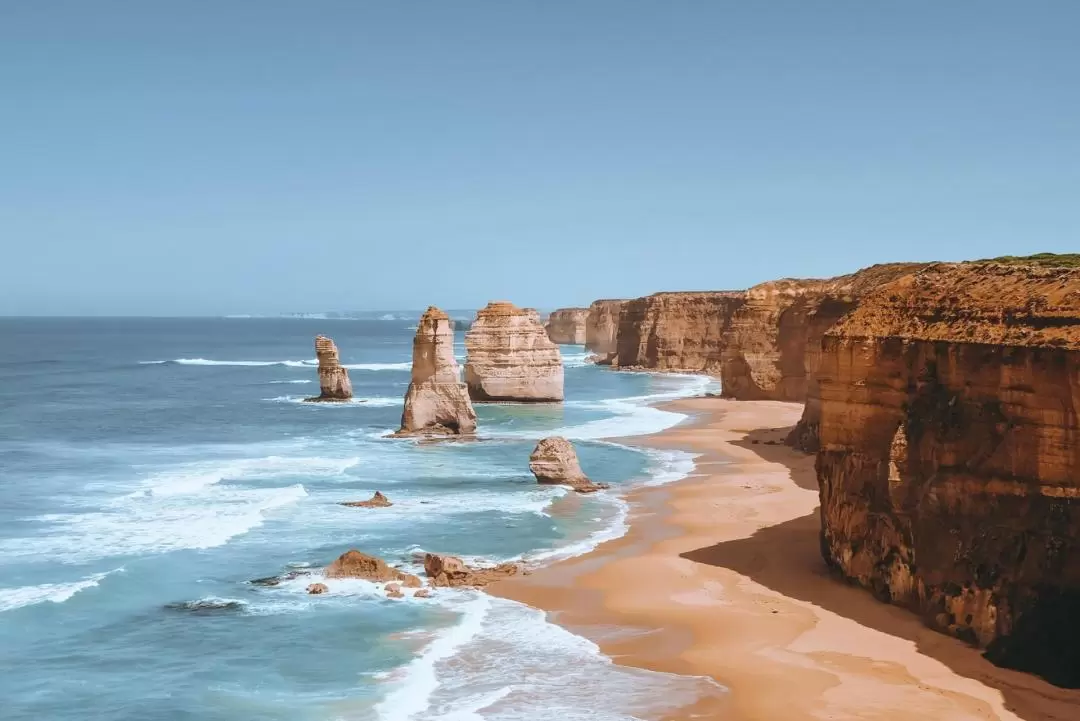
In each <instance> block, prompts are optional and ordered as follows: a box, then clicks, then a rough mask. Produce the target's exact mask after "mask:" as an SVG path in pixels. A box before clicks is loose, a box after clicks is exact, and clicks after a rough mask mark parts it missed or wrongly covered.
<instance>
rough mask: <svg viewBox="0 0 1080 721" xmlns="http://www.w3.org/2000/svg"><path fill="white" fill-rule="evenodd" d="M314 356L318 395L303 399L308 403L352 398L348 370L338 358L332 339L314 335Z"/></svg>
mask: <svg viewBox="0 0 1080 721" xmlns="http://www.w3.org/2000/svg"><path fill="white" fill-rule="evenodd" d="M315 356H316V358H317V359H318V362H319V395H318V396H316V397H314V398H305V399H304V400H306V401H308V402H309V403H320V402H323V403H325V402H334V401H347V400H349V399H350V398H352V383H350V382H349V371H347V370H346V369H345V368H343V367H342V365H341V361H339V360H338V349H337V346H336V345H334V341H332V340H330V339H329V338H327V337H326V336H322V335H320V336H316V337H315Z"/></svg>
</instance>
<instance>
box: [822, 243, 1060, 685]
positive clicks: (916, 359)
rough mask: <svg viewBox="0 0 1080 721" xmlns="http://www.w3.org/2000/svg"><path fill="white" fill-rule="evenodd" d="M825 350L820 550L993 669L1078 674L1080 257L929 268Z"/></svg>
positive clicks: (829, 337) (862, 310)
mask: <svg viewBox="0 0 1080 721" xmlns="http://www.w3.org/2000/svg"><path fill="white" fill-rule="evenodd" d="M821 348H822V352H821V356H820V358H819V359H818V362H819V368H818V369H817V373H816V378H817V387H816V388H814V389H812V390H811V393H812V394H813V395H814V396H815V400H816V402H817V409H818V414H819V428H818V431H817V435H818V436H819V438H820V451H819V453H818V457H817V474H818V481H819V484H820V492H821V521H822V538H821V544H822V553H823V555H824V557H825V560H826V561H827V562H828V563H829V564H830V565H832V566H833V567H835V568H836V569H838V570H839V572H840V573H842V574H843V575H844V576H846V577H847V578H849V579H852V580H854V581H855V582H857V583H859V584H861V585H863V586H866V587H867V588H870V589H872V590H873V592H874V593H875V595H876V596H878V597H879V598H881V599H882V600H885V601H890V602H892V603H897V604H901V605H904V606H907V607H910V608H912V609H914V610H916V611H917V612H918V613H920V614H922V615H923V617H924V618H925V619H926V620H927V622H928V623H930V624H931V625H932V626H934V627H936V628H938V629H940V630H942V631H945V632H948V633H951V634H954V635H956V636H959V637H960V638H963V639H966V640H968V641H970V642H973V643H977V644H979V645H981V646H985V647H988V654H987V655H988V656H989V657H990V658H991V659H992V660H994V661H995V662H996V663H1000V664H1002V665H1007V666H1012V667H1015V668H1020V669H1022V670H1028V671H1033V672H1036V673H1039V674H1040V675H1042V676H1044V677H1045V678H1047V679H1048V680H1050V681H1052V682H1054V683H1058V684H1061V685H1066V686H1078V685H1080V420H1078V418H1080V416H1078V413H1080V269H1078V268H1072V269H1069V268H1054V267H1036V266H1024V265H1015V264H1013V265H1002V264H995V263H972V264H935V265H931V266H928V267H926V268H923V269H921V270H918V271H917V272H914V273H911V274H908V275H905V276H903V277H900V278H898V279H896V280H894V281H893V282H891V283H887V284H885V285H883V286H880V287H879V288H877V289H876V290H874V291H872V292H870V293H869V294H867V295H866V296H865V297H863V299H862V301H861V302H860V303H859V306H858V307H857V308H856V309H855V310H853V311H852V312H851V313H849V314H848V315H846V316H845V317H844V318H843V319H841V320H840V321H839V322H838V323H837V324H836V325H835V326H834V327H833V328H832V329H830V330H829V331H828V332H826V333H825V335H824V342H823V344H822V346H821Z"/></svg>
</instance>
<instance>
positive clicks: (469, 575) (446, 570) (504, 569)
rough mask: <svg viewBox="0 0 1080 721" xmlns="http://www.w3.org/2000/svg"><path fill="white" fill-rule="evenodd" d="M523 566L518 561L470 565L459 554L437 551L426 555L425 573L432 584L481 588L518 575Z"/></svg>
mask: <svg viewBox="0 0 1080 721" xmlns="http://www.w3.org/2000/svg"><path fill="white" fill-rule="evenodd" d="M521 571H522V568H521V566H520V565H518V564H516V563H500V564H499V565H497V566H492V567H478V566H468V565H466V564H465V562H464V561H462V560H461V559H460V558H458V557H457V556H447V555H441V554H437V553H428V554H425V555H424V573H425V574H427V577H428V579H429V582H430V583H431V585H432V586H438V587H451V588H453V587H460V586H466V587H473V588H479V587H481V586H486V585H488V584H489V583H493V582H495V581H498V580H499V579H502V578H508V577H510V576H516V575H518V574H519V573H521Z"/></svg>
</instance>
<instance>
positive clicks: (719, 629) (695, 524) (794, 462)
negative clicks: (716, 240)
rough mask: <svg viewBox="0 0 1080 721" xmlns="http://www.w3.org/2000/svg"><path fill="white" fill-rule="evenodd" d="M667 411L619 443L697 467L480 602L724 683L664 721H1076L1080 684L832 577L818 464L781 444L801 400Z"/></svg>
mask: <svg viewBox="0 0 1080 721" xmlns="http://www.w3.org/2000/svg"><path fill="white" fill-rule="evenodd" d="M666 407H668V408H670V409H671V410H676V411H679V412H682V413H687V414H689V415H690V416H691V419H690V420H688V421H686V422H684V423H682V424H680V425H679V426H677V427H675V428H672V429H670V430H668V431H665V432H663V433H660V434H657V435H654V436H650V437H647V438H645V439H640V438H639V439H633V440H631V441H628V442H630V443H635V444H638V445H647V446H651V447H657V448H680V449H684V450H687V451H690V452H693V453H696V454H699V455H698V457H697V459H696V464H697V469H696V472H695V474H694V475H692V476H691V477H689V478H687V479H685V480H683V481H679V482H677V483H674V484H671V485H668V486H663V487H657V488H643V489H638V490H635V491H633V492H631V493H630V494H629V495H628V496H627V500H628V501H629V502H630V504H631V514H630V530H629V532H628V533H627V535H625V536H624V537H622V538H620V539H618V540H616V541H612V542H610V543H607V544H604V545H602V546H601V547H599V548H597V549H596V550H595V551H593V552H592V553H589V554H586V555H584V556H580V557H577V558H574V559H571V560H568V561H564V562H560V563H557V564H555V565H553V566H550V567H547V568H543V569H541V570H539V571H536V572H534V573H533V574H530V575H528V576H525V577H522V578H519V579H514V580H510V581H506V582H501V583H499V584H497V585H496V586H495V587H493V588H491V589H490V590H491V591H492V592H494V593H496V594H498V595H502V596H506V597H508V598H513V599H516V600H519V601H522V602H525V603H528V604H530V605H532V606H535V607H537V608H540V609H543V610H545V611H547V612H548V615H549V618H551V620H553V621H554V622H556V623H559V624H562V625H563V626H566V627H567V628H569V629H571V630H573V631H574V632H576V633H579V634H581V635H583V636H586V637H588V638H591V639H592V640H594V641H595V642H597V643H598V644H599V645H600V647H601V648H602V649H603V651H604V652H605V653H607V654H608V655H609V656H611V657H612V658H613V659H614V660H615V661H616V662H617V663H620V664H625V665H630V666H637V667H641V668H648V669H651V670H655V671H663V672H670V673H678V674H688V675H702V676H709V677H711V678H713V679H715V680H716V681H718V682H719V683H720V684H722V685H723V686H725V687H726V688H727V689H728V690H729V693H727V694H723V697H722V698H720V699H707V700H704V701H702V702H701V703H700V704H697V705H695V706H693V707H690V708H686V709H683V711H682V712H681V713H680V714H679V715H677V716H673V717H669V718H672V719H712V718H716V719H725V721H732V720H733V719H734V720H736V721H738V720H741V719H747V720H753V721H764V720H765V719H771V720H784V721H789V720H790V721H798V720H800V719H889V720H890V721H891V720H894V719H895V720H904V721H906V720H909V719H910V720H911V721H916V720H917V721H926V720H927V719H945V720H949V721H952V720H956V721H964V720H969V719H971V720H974V719H1002V720H1006V719H1008V720H1012V719H1026V720H1027V721H1035V720H1043V719H1046V720H1049V719H1055V720H1059V721H1075V719H1078V718H1080V691H1066V690H1063V689H1059V688H1056V687H1054V686H1051V685H1049V684H1047V683H1045V682H1043V681H1041V680H1039V679H1038V678H1036V677H1034V676H1030V675H1027V674H1022V673H1018V672H1013V671H1007V670H1003V669H999V668H996V667H995V666H993V665H992V664H990V663H989V662H988V661H986V660H984V659H983V658H982V657H981V655H980V653H979V652H978V651H977V650H976V649H973V648H971V647H969V646H967V645H966V644H964V643H962V642H960V641H958V640H956V639H953V638H950V637H947V636H944V635H942V634H939V633H936V632H933V631H931V630H929V629H928V628H926V627H925V626H923V624H922V623H921V621H920V620H919V619H918V618H917V617H916V616H915V615H913V614H911V613H909V612H907V611H905V610H903V609H900V608H895V607H892V606H888V605H886V604H883V603H880V602H878V601H876V600H875V599H874V598H873V597H872V596H871V595H870V594H869V593H867V592H866V591H863V590H861V589H857V588H853V587H851V586H849V585H847V584H845V583H843V582H841V581H839V580H837V579H835V578H834V577H832V576H831V575H830V574H829V573H828V571H827V569H826V567H825V565H824V563H823V561H822V560H821V556H820V554H819V551H818V529H819V523H818V517H817V503H818V495H817V484H816V480H815V476H814V467H813V465H814V459H813V457H811V456H806V455H803V454H801V453H798V452H796V451H793V450H791V449H789V448H787V447H785V446H783V444H782V442H783V438H784V436H785V435H786V433H787V429H788V428H789V427H790V426H792V425H793V424H794V423H795V422H796V421H797V420H798V418H799V415H800V412H801V405H798V404H791V403H778V402H738V401H727V400H721V399H717V398H695V399H688V400H684V401H678V402H675V403H672V404H670V405H669V406H666ZM601 480H602V479H601ZM616 628H617V629H621V632H618V633H614V632H613V629H616Z"/></svg>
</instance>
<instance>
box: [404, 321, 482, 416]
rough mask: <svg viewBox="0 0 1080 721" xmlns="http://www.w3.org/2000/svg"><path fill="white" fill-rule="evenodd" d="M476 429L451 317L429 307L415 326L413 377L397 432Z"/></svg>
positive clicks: (474, 413)
mask: <svg viewBox="0 0 1080 721" xmlns="http://www.w3.org/2000/svg"><path fill="white" fill-rule="evenodd" d="M475 430H476V412H475V411H474V410H473V407H472V403H471V402H470V401H469V394H468V392H467V391H466V389H465V385H464V384H463V383H462V382H461V379H460V377H459V375H458V364H457V359H456V358H454V330H453V327H452V326H451V324H450V317H449V316H448V315H446V313H444V312H443V311H441V310H439V309H438V308H436V307H435V306H431V307H429V308H428V309H427V310H426V311H425V312H424V315H423V316H421V318H420V322H419V323H418V324H417V326H416V337H415V338H414V339H413V358H412V379H411V381H410V382H409V389H408V391H406V393H405V410H404V411H403V412H402V414H401V429H400V430H398V432H397V433H396V434H395V435H398V436H413V435H422V436H431V435H444V436H460V435H469V434H471V433H473V432H474V431H475Z"/></svg>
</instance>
